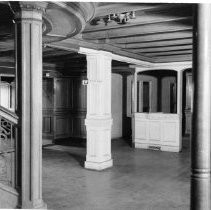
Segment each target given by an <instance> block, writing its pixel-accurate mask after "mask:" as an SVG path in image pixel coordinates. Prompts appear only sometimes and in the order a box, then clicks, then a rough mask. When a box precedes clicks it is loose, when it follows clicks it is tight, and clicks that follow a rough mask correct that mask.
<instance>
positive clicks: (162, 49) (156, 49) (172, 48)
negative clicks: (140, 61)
mask: <svg viewBox="0 0 211 210" xmlns="http://www.w3.org/2000/svg"><path fill="white" fill-rule="evenodd" d="M190 49H192V45H181V46H178V45H176V46H166V47H149V48H144V49H142V48H139V49H133V52H135V53H137V52H141V53H154V52H165V51H175V50H190Z"/></svg>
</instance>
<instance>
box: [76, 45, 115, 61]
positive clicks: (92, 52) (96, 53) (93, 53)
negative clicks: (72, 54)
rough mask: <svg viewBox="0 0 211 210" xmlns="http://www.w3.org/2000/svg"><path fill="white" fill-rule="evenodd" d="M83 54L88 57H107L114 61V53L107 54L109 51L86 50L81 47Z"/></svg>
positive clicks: (80, 50) (80, 51)
mask: <svg viewBox="0 0 211 210" xmlns="http://www.w3.org/2000/svg"><path fill="white" fill-rule="evenodd" d="M78 53H81V54H85V55H88V56H102V55H103V56H107V57H109V58H111V59H112V55H113V54H112V53H111V52H107V51H103V50H94V49H89V48H84V47H80V49H79V52H78Z"/></svg>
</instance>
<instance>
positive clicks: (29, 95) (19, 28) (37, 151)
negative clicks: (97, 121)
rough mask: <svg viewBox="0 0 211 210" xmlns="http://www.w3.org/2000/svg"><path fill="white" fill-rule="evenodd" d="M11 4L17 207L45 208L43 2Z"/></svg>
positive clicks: (44, 4)
mask: <svg viewBox="0 0 211 210" xmlns="http://www.w3.org/2000/svg"><path fill="white" fill-rule="evenodd" d="M18 6H19V7H17V4H16V5H15V6H14V10H15V11H16V13H15V29H16V30H15V32H16V33H15V40H16V78H17V88H18V90H17V93H18V98H17V99H18V100H17V107H16V109H17V112H18V115H19V117H20V127H19V131H18V134H19V136H18V137H19V138H18V147H20V148H18V150H19V152H21V153H20V154H19V157H21V163H20V165H18V166H19V167H18V170H20V174H21V176H20V177H18V183H19V185H20V186H19V187H20V208H26V209H34V208H35V209H43V208H46V205H45V203H44V202H43V200H42V12H43V11H44V7H45V6H46V3H44V2H43V3H33V2H30V3H29V4H27V2H20V3H19V4H18Z"/></svg>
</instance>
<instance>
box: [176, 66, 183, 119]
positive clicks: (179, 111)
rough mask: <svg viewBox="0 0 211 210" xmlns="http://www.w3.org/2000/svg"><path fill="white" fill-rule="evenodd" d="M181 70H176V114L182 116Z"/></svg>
mask: <svg viewBox="0 0 211 210" xmlns="http://www.w3.org/2000/svg"><path fill="white" fill-rule="evenodd" d="M182 86H183V71H182V70H178V71H177V114H179V115H181V116H182Z"/></svg>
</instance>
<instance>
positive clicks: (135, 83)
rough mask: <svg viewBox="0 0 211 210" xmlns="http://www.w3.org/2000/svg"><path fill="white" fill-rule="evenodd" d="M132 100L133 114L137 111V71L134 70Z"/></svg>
mask: <svg viewBox="0 0 211 210" xmlns="http://www.w3.org/2000/svg"><path fill="white" fill-rule="evenodd" d="M132 88H133V89H132V90H133V91H132V92H133V100H132V103H133V106H132V112H133V114H134V113H136V112H137V97H138V96H137V72H136V71H135V72H134V77H133V87H132Z"/></svg>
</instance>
